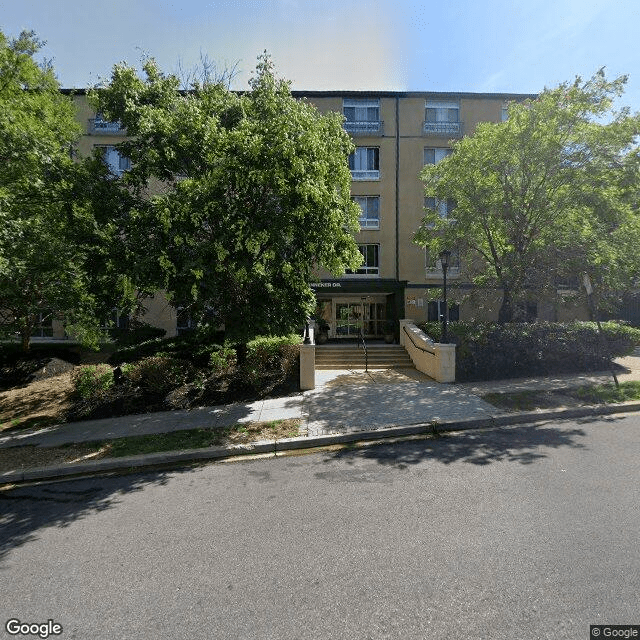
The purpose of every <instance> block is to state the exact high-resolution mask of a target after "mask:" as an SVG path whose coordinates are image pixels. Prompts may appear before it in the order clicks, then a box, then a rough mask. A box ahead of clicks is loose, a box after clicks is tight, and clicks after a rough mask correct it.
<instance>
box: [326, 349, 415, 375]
mask: <svg viewBox="0 0 640 640" xmlns="http://www.w3.org/2000/svg"><path fill="white" fill-rule="evenodd" d="M367 355H368V361H369V369H400V368H413V362H412V361H411V358H410V357H409V354H408V353H407V352H406V350H405V348H404V347H402V346H400V345H397V344H379V343H373V344H367ZM316 369H364V350H363V349H362V346H360V347H358V346H357V345H355V344H353V343H351V344H344V345H342V344H325V345H316Z"/></svg>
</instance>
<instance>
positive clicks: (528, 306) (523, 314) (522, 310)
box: [513, 302, 538, 322]
mask: <svg viewBox="0 0 640 640" xmlns="http://www.w3.org/2000/svg"><path fill="white" fill-rule="evenodd" d="M537 318H538V304H537V303H536V302H520V303H515V304H514V305H513V319H514V320H519V321H520V322H535V321H536V319H537Z"/></svg>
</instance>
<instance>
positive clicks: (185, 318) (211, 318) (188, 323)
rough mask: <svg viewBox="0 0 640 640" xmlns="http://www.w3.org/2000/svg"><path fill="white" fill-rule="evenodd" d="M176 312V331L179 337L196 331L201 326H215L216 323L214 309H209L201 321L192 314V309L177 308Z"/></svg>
mask: <svg viewBox="0 0 640 640" xmlns="http://www.w3.org/2000/svg"><path fill="white" fill-rule="evenodd" d="M176 312H177V317H176V331H177V333H178V335H179V336H182V335H184V334H186V333H191V332H192V331H195V330H196V328H197V327H198V325H199V324H201V325H204V324H209V325H213V324H214V323H215V322H216V317H215V313H214V312H213V309H209V308H207V309H206V310H205V312H204V314H200V315H201V318H200V320H198V317H196V316H194V315H193V314H192V313H191V309H190V308H189V307H177V309H176Z"/></svg>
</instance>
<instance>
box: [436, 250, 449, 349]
mask: <svg viewBox="0 0 640 640" xmlns="http://www.w3.org/2000/svg"><path fill="white" fill-rule="evenodd" d="M438 257H439V258H440V265H441V266H442V298H443V303H444V312H443V314H442V342H443V343H444V344H448V342H449V336H448V333H447V330H448V321H449V307H448V306H447V269H448V268H449V258H450V257H451V251H449V250H448V249H444V250H443V251H441V252H440V253H439V254H438Z"/></svg>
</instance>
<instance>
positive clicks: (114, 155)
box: [96, 145, 131, 176]
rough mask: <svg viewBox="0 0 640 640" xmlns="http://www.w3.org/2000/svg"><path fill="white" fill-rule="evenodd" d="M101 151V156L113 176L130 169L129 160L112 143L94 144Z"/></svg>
mask: <svg viewBox="0 0 640 640" xmlns="http://www.w3.org/2000/svg"><path fill="white" fill-rule="evenodd" d="M96 148H97V149H100V151H101V152H102V157H103V159H104V161H105V163H106V164H107V166H108V167H109V170H110V171H111V173H112V174H113V175H114V176H121V175H122V174H123V173H124V172H125V171H128V170H129V169H131V160H130V159H129V158H127V157H126V156H123V155H121V154H120V152H119V151H118V150H117V149H116V148H115V147H114V146H112V145H96Z"/></svg>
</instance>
